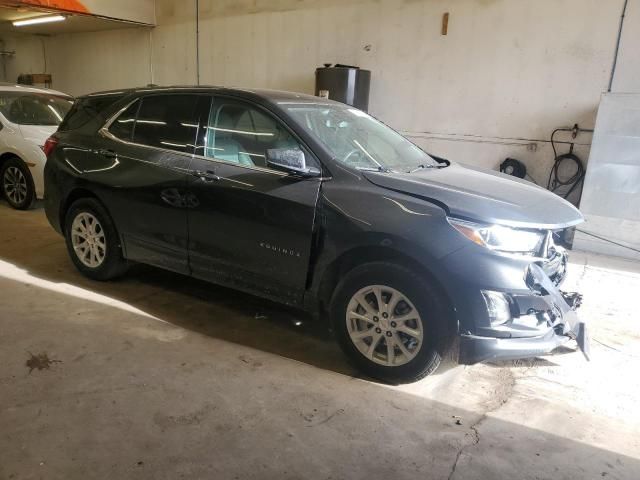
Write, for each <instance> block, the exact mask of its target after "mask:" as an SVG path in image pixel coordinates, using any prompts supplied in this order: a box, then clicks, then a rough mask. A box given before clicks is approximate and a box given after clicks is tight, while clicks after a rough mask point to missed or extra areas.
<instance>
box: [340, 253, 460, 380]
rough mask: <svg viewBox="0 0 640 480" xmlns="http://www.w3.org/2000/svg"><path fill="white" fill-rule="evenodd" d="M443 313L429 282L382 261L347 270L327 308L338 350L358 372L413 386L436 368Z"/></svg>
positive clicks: (443, 304)
mask: <svg viewBox="0 0 640 480" xmlns="http://www.w3.org/2000/svg"><path fill="white" fill-rule="evenodd" d="M448 314H449V313H448V308H447V304H446V302H445V301H444V299H442V298H441V297H440V295H438V292H437V291H436V289H435V288H434V287H433V286H432V285H431V283H430V282H428V281H426V280H425V279H424V278H422V277H421V276H420V275H418V274H416V273H415V272H413V271H412V270H410V269H408V268H406V267H404V266H402V265H398V264H395V263H388V262H375V263H370V264H366V265H362V266H360V267H357V268H355V269H353V270H352V271H351V272H349V273H348V274H347V275H346V276H345V277H344V279H343V280H342V281H341V282H340V283H339V284H338V287H337V288H336V291H335V293H334V296H333V300H332V304H331V317H332V322H333V326H334V330H335V332H336V336H337V338H338V341H339V343H340V346H341V347H342V349H343V351H344V352H345V353H346V354H347V356H348V357H349V359H350V360H351V361H352V362H353V363H354V364H355V365H356V366H357V367H358V368H359V369H360V370H362V371H363V372H364V373H366V374H367V375H369V376H371V377H374V378H378V379H380V380H383V381H385V382H389V383H409V382H414V381H417V380H419V379H421V378H423V377H426V376H427V375H429V374H431V373H432V372H434V371H435V370H436V368H438V365H439V364H440V361H441V359H442V353H443V352H441V351H440V349H441V347H442V346H443V345H445V342H444V341H443V340H444V332H446V328H445V326H446V323H445V322H446V321H447V316H448Z"/></svg>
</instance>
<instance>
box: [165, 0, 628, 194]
mask: <svg viewBox="0 0 640 480" xmlns="http://www.w3.org/2000/svg"><path fill="white" fill-rule="evenodd" d="M632 1H635V2H636V3H637V1H638V0H632ZM173 4H174V2H171V1H169V0H158V2H157V4H156V15H157V20H158V24H159V27H158V29H157V33H158V35H157V37H156V35H155V32H154V38H157V40H158V42H157V44H158V48H162V49H163V51H162V54H158V57H157V59H156V60H155V61H154V63H158V64H160V63H162V64H164V65H170V64H171V63H172V61H173V59H175V61H176V62H178V63H179V64H180V65H182V62H184V60H185V58H184V52H187V51H190V49H191V45H192V44H193V38H194V37H195V25H193V22H192V21H189V18H188V15H189V14H191V15H195V12H185V11H183V10H181V11H179V12H178V11H177V9H176V7H175V6H173ZM199 4H200V9H199V20H200V22H199V30H200V35H199V37H200V52H199V56H200V75H199V76H200V82H201V83H204V84H207V83H210V84H218V85H236V86H247V87H257V86H262V87H267V88H280V89H287V90H295V91H303V92H312V91H313V82H314V76H313V72H314V69H315V68H316V67H317V66H320V65H322V63H324V62H336V63H346V64H356V65H359V66H361V67H363V68H368V69H370V70H372V72H373V80H372V90H371V112H372V113H373V114H374V115H376V116H378V117H379V118H381V119H382V120H384V121H385V122H387V123H389V124H390V125H392V126H393V127H395V128H397V129H399V130H401V131H403V132H404V133H406V134H408V135H410V136H411V137H412V138H413V139H414V140H415V141H416V142H417V143H419V144H421V145H423V146H425V147H426V148H428V149H429V150H430V151H432V152H434V153H436V154H440V155H444V156H449V157H451V158H454V159H457V160H460V161H465V162H469V163H474V164H480V165H484V166H487V167H491V168H495V167H497V165H498V164H499V163H500V162H501V161H502V160H503V159H504V158H505V157H507V156H514V157H516V158H519V159H521V160H523V161H525V162H526V163H527V164H528V166H529V169H530V171H531V173H532V175H533V177H534V178H536V180H537V181H538V182H543V181H546V176H547V173H548V171H549V169H550V166H551V162H552V158H553V153H552V151H551V148H550V145H549V143H548V142H547V140H548V138H549V135H550V133H551V131H552V130H553V129H554V128H556V127H559V126H565V125H573V124H574V123H579V124H580V125H581V126H582V127H584V128H593V126H594V122H595V114H596V110H597V106H598V102H599V97H600V94H601V92H603V91H605V90H606V88H607V85H608V81H609V75H610V69H611V64H612V61H613V55H614V49H615V41H616V35H617V31H618V24H619V17H620V14H621V12H622V5H623V0H609V1H607V2H602V1H600V0H520V1H517V2H515V1H512V0H455V1H454V0H449V1H443V0H431V1H429V0H423V1H416V0H414V1H403V0H387V1H367V0H342V1H315V0H303V1H299V0H296V1H291V0H278V1H273V0H271V1H266V0H263V1H260V0H257V1H247V0H245V1H237V0H233V1H232V0H200V2H199ZM187 10H188V9H187ZM445 12H450V23H449V34H448V35H447V36H442V35H441V34H440V31H441V20H442V15H443V13H445ZM169 28H171V29H173V31H174V32H175V33H177V32H180V34H179V35H173V36H169V35H166V32H167V31H169ZM638 31H639V32H640V29H639V30H638ZM182 73H183V74H184V75H183V76H182V77H181V78H176V72H175V71H174V70H171V71H169V72H167V76H166V77H165V76H164V75H163V74H162V73H161V72H160V71H158V74H157V76H156V82H158V83H161V84H162V83H175V82H176V81H178V82H180V81H182V82H193V81H194V80H195V76H196V72H194V71H193V69H185V70H183V72H182ZM559 138H561V137H559ZM577 140H578V143H579V144H580V145H578V146H577V148H576V152H577V153H578V154H579V155H580V156H581V157H582V158H583V159H584V160H585V161H586V159H587V158H588V155H589V146H590V143H591V135H590V134H583V135H581V136H580V137H579V138H578V139H577Z"/></svg>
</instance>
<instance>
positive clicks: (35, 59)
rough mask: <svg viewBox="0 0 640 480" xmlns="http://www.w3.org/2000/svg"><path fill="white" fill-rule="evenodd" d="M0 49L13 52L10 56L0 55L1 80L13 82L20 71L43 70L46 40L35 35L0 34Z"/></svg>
mask: <svg viewBox="0 0 640 480" xmlns="http://www.w3.org/2000/svg"><path fill="white" fill-rule="evenodd" d="M0 49H1V50H5V51H9V52H15V55H13V56H11V57H4V56H3V57H0V65H1V66H0V75H2V81H4V82H15V81H16V79H17V78H18V75H20V74H21V73H42V72H44V71H45V69H46V67H47V65H45V62H46V57H47V56H46V55H45V52H46V41H45V39H43V38H42V37H37V36H35V35H0Z"/></svg>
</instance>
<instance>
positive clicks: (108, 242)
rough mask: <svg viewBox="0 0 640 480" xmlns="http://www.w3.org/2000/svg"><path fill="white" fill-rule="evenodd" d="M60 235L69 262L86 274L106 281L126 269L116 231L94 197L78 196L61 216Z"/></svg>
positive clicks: (105, 211) (106, 213)
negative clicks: (62, 225) (62, 238)
mask: <svg viewBox="0 0 640 480" xmlns="http://www.w3.org/2000/svg"><path fill="white" fill-rule="evenodd" d="M64 236H65V240H66V244H67V251H68V252H69V256H70V257H71V260H72V261H73V264H74V265H75V266H76V268H77V269H78V270H79V271H80V273H82V274H83V275H85V276H86V277H89V278H91V279H93V280H100V281H106V280H111V279H113V278H117V277H119V276H121V275H123V274H124V273H125V272H126V270H127V261H126V260H125V259H124V257H123V256H122V248H121V246H120V237H119V235H118V232H117V230H116V228H115V225H114V224H113V221H112V220H111V217H110V216H109V214H108V212H107V210H106V209H105V208H104V207H103V206H102V204H101V203H100V202H98V201H97V200H96V199H94V198H81V199H79V200H76V201H75V202H74V203H73V204H72V205H71V207H70V208H69V210H68V211H67V214H66V216H65V221H64ZM83 245H84V247H83Z"/></svg>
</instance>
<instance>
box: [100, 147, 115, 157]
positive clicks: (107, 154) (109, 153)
mask: <svg viewBox="0 0 640 480" xmlns="http://www.w3.org/2000/svg"><path fill="white" fill-rule="evenodd" d="M96 153H97V154H98V155H102V156H103V157H105V158H116V157H117V156H118V154H117V153H116V152H114V151H113V150H109V149H108V148H100V149H98V150H96Z"/></svg>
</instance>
